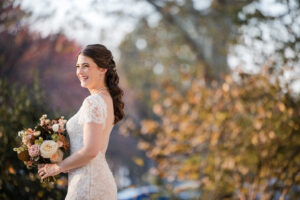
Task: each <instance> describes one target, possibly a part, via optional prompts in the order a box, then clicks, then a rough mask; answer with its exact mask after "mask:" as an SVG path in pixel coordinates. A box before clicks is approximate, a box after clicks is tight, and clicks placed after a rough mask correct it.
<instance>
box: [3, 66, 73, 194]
mask: <svg viewBox="0 0 300 200" xmlns="http://www.w3.org/2000/svg"><path fill="white" fill-rule="evenodd" d="M3 65H4V63H0V66H1V67H2V66H3ZM38 80H39V76H38V71H36V72H35V76H34V81H33V84H32V86H31V87H24V86H20V85H18V84H16V83H13V84H12V83H10V82H9V81H8V80H7V79H6V78H1V79H0V116H1V117H0V138H1V140H0V147H1V148H0V162H1V163H2V164H1V166H0V199H3V200H5V199H7V200H8V199H19V198H21V199H43V198H45V197H51V198H53V199H63V197H64V196H65V194H66V184H67V182H66V177H65V176H62V178H61V179H59V181H58V185H56V184H54V185H46V184H41V183H40V178H39V176H38V174H37V170H28V169H27V168H26V166H25V165H24V163H23V162H22V161H20V160H19V159H18V158H17V154H16V152H14V151H13V148H14V147H19V146H20V144H21V141H20V138H19V137H17V136H18V131H20V130H22V129H23V128H30V127H31V128H32V127H34V126H35V125H36V123H38V122H39V118H40V117H41V116H42V114H47V115H48V116H49V118H53V117H57V115H56V116H54V114H53V113H52V112H51V110H50V109H49V105H48V104H47V100H46V98H45V94H44V92H43V90H42V89H41V88H40V84H39V81H38ZM55 187H56V189H55V190H54V188H55Z"/></svg>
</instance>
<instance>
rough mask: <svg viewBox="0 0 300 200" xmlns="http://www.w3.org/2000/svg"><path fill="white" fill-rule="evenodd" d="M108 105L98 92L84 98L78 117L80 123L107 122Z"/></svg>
mask: <svg viewBox="0 0 300 200" xmlns="http://www.w3.org/2000/svg"><path fill="white" fill-rule="evenodd" d="M106 116H107V107H106V103H105V101H104V99H103V98H102V97H101V96H100V95H97V94H94V95H91V96H88V97H86V98H85V99H84V101H83V103H82V107H81V110H80V115H79V118H78V123H79V124H81V125H83V124H84V123H88V122H95V123H98V124H105V121H106Z"/></svg>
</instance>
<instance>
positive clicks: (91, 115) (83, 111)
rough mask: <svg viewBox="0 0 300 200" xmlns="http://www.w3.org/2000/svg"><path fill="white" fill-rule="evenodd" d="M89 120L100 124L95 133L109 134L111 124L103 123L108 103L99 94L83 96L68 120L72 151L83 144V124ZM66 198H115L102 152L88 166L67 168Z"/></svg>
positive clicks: (114, 188) (67, 126)
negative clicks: (82, 99) (68, 169)
mask: <svg viewBox="0 0 300 200" xmlns="http://www.w3.org/2000/svg"><path fill="white" fill-rule="evenodd" d="M89 122H94V123H99V124H103V126H102V130H99V131H98V132H97V133H95V134H103V135H107V134H108V135H109V134H110V132H111V129H112V127H107V125H106V123H107V105H106V103H105V101H104V99H103V98H102V97H101V95H100V94H92V95H90V96H88V97H86V98H85V99H84V101H83V103H82V105H81V107H80V109H79V110H78V112H77V113H76V114H75V115H73V116H72V117H71V118H70V119H69V120H68V121H67V124H66V129H67V132H68V134H69V137H70V152H71V154H73V153H74V152H76V151H78V150H79V149H80V148H81V147H82V146H83V125H84V123H89ZM99 142H100V141H99ZM106 147H107V145H106ZM67 199H68V200H69V199H72V200H75V199H80V200H81V199H89V200H90V199H117V186H116V183H115V180H114V177H113V174H112V172H111V170H110V168H109V166H108V163H107V161H106V157H105V153H103V152H99V153H98V154H97V156H96V157H95V158H94V159H92V160H91V161H90V162H89V163H88V164H87V165H85V166H83V167H80V168H77V169H72V170H70V171H69V173H68V193H67V196H66V200H67Z"/></svg>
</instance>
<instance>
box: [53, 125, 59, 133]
mask: <svg viewBox="0 0 300 200" xmlns="http://www.w3.org/2000/svg"><path fill="white" fill-rule="evenodd" d="M52 130H53V131H54V132H57V131H58V130H59V124H54V125H53V126H52Z"/></svg>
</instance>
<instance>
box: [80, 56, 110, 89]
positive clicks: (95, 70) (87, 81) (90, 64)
mask: <svg viewBox="0 0 300 200" xmlns="http://www.w3.org/2000/svg"><path fill="white" fill-rule="evenodd" d="M105 70H106V69H103V68H99V67H98V66H97V64H96V63H95V62H94V61H93V60H92V59H91V58H90V57H88V56H84V55H82V54H80V55H79V56H78V59H77V63H76V75H77V77H78V79H79V80H80V83H81V87H85V88H89V89H93V88H97V87H98V85H99V84H100V77H101V75H102V76H103V75H104V73H103V72H104V71H105Z"/></svg>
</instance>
